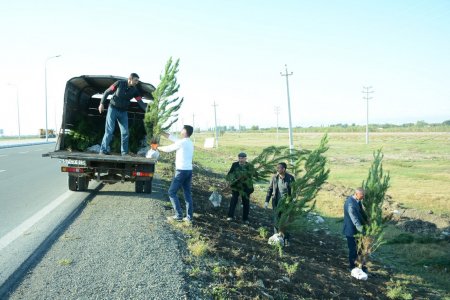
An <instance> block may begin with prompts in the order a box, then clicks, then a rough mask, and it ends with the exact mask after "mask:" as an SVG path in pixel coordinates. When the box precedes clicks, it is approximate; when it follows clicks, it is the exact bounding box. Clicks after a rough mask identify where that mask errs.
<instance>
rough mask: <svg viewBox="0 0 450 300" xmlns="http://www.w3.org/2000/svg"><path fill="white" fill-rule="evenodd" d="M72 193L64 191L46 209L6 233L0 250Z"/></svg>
mask: <svg viewBox="0 0 450 300" xmlns="http://www.w3.org/2000/svg"><path fill="white" fill-rule="evenodd" d="M73 193H74V192H72V191H66V192H65V193H64V194H62V195H61V196H59V197H58V198H56V199H55V200H53V202H51V203H49V204H48V205H47V206H46V207H44V208H43V209H41V210H40V211H38V212H37V213H35V214H34V215H33V216H31V217H30V218H29V219H27V220H25V221H24V222H23V223H22V224H20V225H19V226H17V227H16V228H14V229H13V230H11V231H10V232H8V233H7V234H6V235H4V236H3V237H2V238H0V250H2V249H3V248H5V247H6V246H8V245H9V244H10V243H12V242H13V241H14V240H15V239H17V238H18V237H19V236H21V235H22V234H24V233H25V232H26V231H27V230H28V229H30V228H31V227H32V226H33V225H34V224H36V223H37V222H39V221H40V220H41V219H42V218H44V217H45V216H46V215H48V214H49V213H50V212H51V211H52V210H54V209H55V208H57V207H58V206H59V205H60V204H61V203H63V202H64V200H66V199H67V198H69V197H70V196H71V195H72V194H73Z"/></svg>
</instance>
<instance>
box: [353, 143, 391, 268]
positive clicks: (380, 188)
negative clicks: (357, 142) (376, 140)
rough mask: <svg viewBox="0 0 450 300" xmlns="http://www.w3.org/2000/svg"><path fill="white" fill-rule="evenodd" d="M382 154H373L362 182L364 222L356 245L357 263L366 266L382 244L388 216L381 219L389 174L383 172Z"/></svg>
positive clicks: (379, 151)
mask: <svg viewBox="0 0 450 300" xmlns="http://www.w3.org/2000/svg"><path fill="white" fill-rule="evenodd" d="M383 156H384V155H383V153H382V152H381V149H379V150H377V151H376V152H374V154H373V157H374V161H373V163H372V166H371V167H370V169H369V174H368V176H367V179H366V180H365V181H363V183H362V188H363V189H364V192H365V193H364V200H363V202H362V203H363V207H364V212H365V217H366V220H364V221H365V224H364V227H363V228H364V230H363V233H362V234H358V235H356V237H357V245H358V254H359V255H358V263H359V264H361V265H366V263H367V261H368V259H369V257H370V255H371V254H372V253H373V252H374V251H375V250H376V249H377V248H378V247H380V246H381V245H382V244H384V240H383V230H384V228H385V226H386V225H385V223H386V221H387V220H388V219H389V216H387V217H383V203H384V199H385V195H386V192H387V189H388V188H389V180H390V176H389V173H387V174H384V172H383V164H382V160H383Z"/></svg>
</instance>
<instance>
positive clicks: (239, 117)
mask: <svg viewBox="0 0 450 300" xmlns="http://www.w3.org/2000/svg"><path fill="white" fill-rule="evenodd" d="M238 132H239V133H241V114H238Z"/></svg>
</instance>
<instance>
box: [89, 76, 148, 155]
mask: <svg viewBox="0 0 450 300" xmlns="http://www.w3.org/2000/svg"><path fill="white" fill-rule="evenodd" d="M138 83H139V76H138V74H136V73H131V74H130V76H129V77H128V80H118V81H116V82H114V83H113V84H112V85H111V86H110V87H109V88H108V89H107V90H106V91H105V92H104V93H103V96H102V100H101V102H100V105H99V106H98V111H99V112H100V114H101V113H102V112H103V110H104V105H105V102H106V100H107V99H108V96H109V95H111V94H114V95H113V97H112V98H111V100H110V103H109V106H108V113H107V115H106V123H105V135H104V136H103V140H102V145H101V147H100V154H103V155H106V154H109V153H110V149H109V144H110V143H111V140H112V138H113V136H114V129H115V127H116V120H117V122H118V123H119V128H120V137H121V148H120V152H121V153H122V156H126V155H129V154H128V138H129V132H128V112H127V110H128V105H129V104H130V100H131V99H132V98H135V99H136V101H137V102H138V104H139V106H140V107H141V108H142V109H143V110H144V111H145V104H144V102H142V100H141V99H142V97H141V95H140V94H139V90H138V89H137V88H136V85H137V84H138Z"/></svg>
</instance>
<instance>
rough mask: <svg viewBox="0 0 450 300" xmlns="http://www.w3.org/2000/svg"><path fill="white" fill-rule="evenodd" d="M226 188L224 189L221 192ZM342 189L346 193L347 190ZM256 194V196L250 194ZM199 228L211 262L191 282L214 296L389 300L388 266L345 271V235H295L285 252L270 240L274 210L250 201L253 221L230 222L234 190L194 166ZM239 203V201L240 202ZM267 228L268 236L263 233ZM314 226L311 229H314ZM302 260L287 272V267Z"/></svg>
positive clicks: (318, 231) (319, 231)
mask: <svg viewBox="0 0 450 300" xmlns="http://www.w3.org/2000/svg"><path fill="white" fill-rule="evenodd" d="M213 188H215V189H218V190H220V191H221V194H222V196H223V197H224V198H223V199H222V203H221V205H220V206H219V207H213V205H212V204H211V203H210V201H209V200H208V199H209V196H210V195H211V192H212V189H213ZM223 191H225V193H223ZM342 192H347V191H346V190H345V189H344V188H343V190H342ZM252 197H253V195H252ZM193 199H194V206H195V213H196V217H195V223H194V225H193V226H195V228H196V230H198V231H199V232H200V234H201V236H203V237H204V238H205V239H206V240H207V241H208V243H209V244H210V245H212V249H213V250H212V252H211V253H210V254H211V255H212V257H213V260H214V266H215V267H214V268H213V267H212V266H207V265H203V267H204V268H209V269H205V270H203V271H202V272H199V273H198V274H196V275H194V276H192V279H191V280H192V281H193V282H195V284H196V285H200V286H202V287H203V289H204V290H205V289H206V290H207V292H208V294H209V295H210V296H212V297H213V298H215V299H304V298H307V299H358V298H359V299H385V298H387V297H386V296H385V295H386V287H387V285H388V284H389V281H390V279H391V274H390V270H387V269H386V267H384V266H382V265H379V264H378V263H376V262H375V263H373V264H371V265H369V280H367V281H358V280H356V279H355V278H353V277H351V276H350V272H349V270H347V264H348V262H347V246H346V243H345V241H344V239H343V238H342V237H339V236H333V235H330V234H329V231H327V230H326V229H317V227H318V226H319V225H316V224H313V225H312V226H315V227H316V230H312V229H311V230H305V231H303V232H297V233H292V237H291V239H290V244H289V246H288V247H284V248H283V249H282V256H280V253H279V252H278V251H277V249H276V248H275V247H274V246H271V245H268V243H267V239H268V237H269V236H270V235H272V233H273V229H272V228H273V227H272V210H271V209H267V210H265V209H263V208H260V207H259V206H256V205H254V204H251V209H250V224H249V225H246V224H244V223H243V222H242V221H240V218H241V216H242V210H241V206H240V205H238V207H237V209H236V212H235V216H236V221H232V222H229V221H226V217H227V211H228V205H229V200H230V194H229V193H227V188H226V185H225V181H224V180H223V176H220V175H218V174H214V173H212V172H210V171H208V170H205V169H196V170H195V175H194V180H193ZM239 204H240V202H239ZM260 228H265V229H266V230H267V231H268V233H269V235H268V236H267V237H265V238H263V237H261V235H260V230H261V229H260ZM312 228H313V227H312ZM295 263H298V269H297V271H296V272H295V273H294V274H292V275H291V276H289V275H288V274H287V271H286V268H285V266H286V265H287V266H292V265H294V264H295ZM430 293H431V292H430V291H425V290H415V291H414V295H413V296H414V298H433V297H432V294H430Z"/></svg>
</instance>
